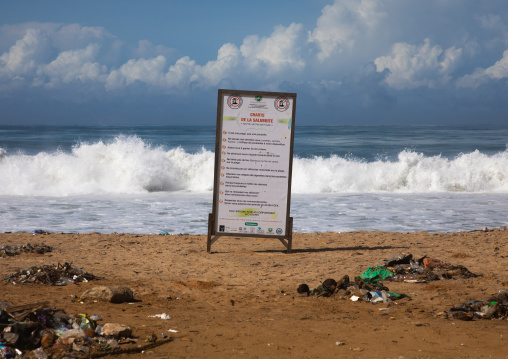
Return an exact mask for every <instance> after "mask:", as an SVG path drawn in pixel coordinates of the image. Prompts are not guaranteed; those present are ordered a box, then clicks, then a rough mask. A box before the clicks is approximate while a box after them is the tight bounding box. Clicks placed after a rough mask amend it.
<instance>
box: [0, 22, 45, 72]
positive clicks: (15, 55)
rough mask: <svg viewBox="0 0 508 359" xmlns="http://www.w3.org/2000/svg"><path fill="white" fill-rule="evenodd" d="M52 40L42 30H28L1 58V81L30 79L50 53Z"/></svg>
mask: <svg viewBox="0 0 508 359" xmlns="http://www.w3.org/2000/svg"><path fill="white" fill-rule="evenodd" d="M50 44H51V41H50V39H49V38H48V37H47V36H46V34H45V33H43V32H42V31H40V30H35V29H28V30H27V31H26V34H25V36H24V37H23V38H22V39H20V40H18V41H16V43H15V44H14V45H13V46H11V48H10V49H9V51H7V52H5V53H3V54H2V55H1V56H0V79H2V78H5V79H7V80H11V79H14V78H17V79H28V78H30V77H31V76H33V74H34V73H35V71H36V69H37V66H38V64H39V62H40V61H42V60H43V59H45V58H46V57H47V55H48V52H49V51H50Z"/></svg>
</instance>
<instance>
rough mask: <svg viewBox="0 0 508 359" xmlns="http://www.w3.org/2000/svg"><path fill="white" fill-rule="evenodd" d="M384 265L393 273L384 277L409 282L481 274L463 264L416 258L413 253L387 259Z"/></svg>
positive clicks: (472, 276)
mask: <svg viewBox="0 0 508 359" xmlns="http://www.w3.org/2000/svg"><path fill="white" fill-rule="evenodd" d="M384 267H385V268H387V269H388V270H390V271H391V272H392V273H393V275H392V276H389V277H388V278H383V279H388V280H392V281H400V282H407V283H424V282H430V281H435V280H443V279H453V278H474V277H479V276H480V275H478V274H475V273H472V272H470V271H469V270H468V269H467V268H466V267H464V266H462V265H452V264H449V263H445V262H443V261H441V260H440V259H436V258H429V257H427V256H423V257H422V258H420V259H417V260H414V259H413V255H412V254H409V255H407V256H400V257H399V258H396V259H392V260H390V261H386V264H385V265H384Z"/></svg>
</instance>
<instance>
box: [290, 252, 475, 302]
mask: <svg viewBox="0 0 508 359" xmlns="http://www.w3.org/2000/svg"><path fill="white" fill-rule="evenodd" d="M384 262H385V264H384V265H378V266H374V267H368V269H367V270H366V271H365V272H363V273H362V274H361V275H359V276H357V277H355V278H354V281H350V280H349V276H347V275H345V276H344V277H342V279H341V280H340V281H338V282H337V281H335V280H334V279H332V278H329V279H326V280H325V281H324V282H323V283H322V284H321V285H319V286H317V287H316V288H315V289H313V290H310V288H309V286H308V285H307V284H300V286H299V287H298V288H297V292H298V293H299V294H300V296H312V297H330V296H333V295H339V296H343V297H348V298H350V299H351V300H353V301H358V300H364V301H367V302H374V303H376V302H383V303H389V302H391V301H394V300H396V299H401V298H411V297H409V296H408V295H406V294H401V293H395V292H390V290H389V289H388V287H387V286H385V285H384V284H383V281H384V282H385V283H386V281H400V282H406V283H425V282H428V281H434V280H442V279H452V278H459V277H460V278H471V277H478V276H479V275H478V274H474V273H472V272H470V271H469V270H468V269H467V268H466V267H464V266H461V265H451V264H448V263H444V262H443V261H441V260H439V259H435V258H429V257H427V256H424V257H422V258H420V259H417V260H415V259H414V258H413V255H412V254H409V255H404V254H403V255H399V256H396V257H394V258H392V259H391V260H384Z"/></svg>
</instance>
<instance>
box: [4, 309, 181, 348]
mask: <svg viewBox="0 0 508 359" xmlns="http://www.w3.org/2000/svg"><path fill="white" fill-rule="evenodd" d="M5 304H6V305H4V306H3V309H0V328H2V329H3V331H2V332H0V358H64V357H65V358H84V357H86V358H88V357H102V356H106V355H110V354H123V353H139V352H141V351H143V350H147V349H151V348H153V347H155V346H158V345H161V344H164V343H167V342H169V341H171V340H172V339H171V338H165V339H162V340H157V337H156V336H155V335H154V336H152V337H151V338H150V340H148V337H147V342H149V344H146V345H142V346H140V345H136V347H129V348H125V349H120V346H121V345H123V344H137V340H136V339H133V338H131V337H130V336H131V333H132V330H131V329H130V328H129V327H128V326H126V325H123V324H115V323H105V324H104V325H103V326H101V325H98V324H97V321H96V320H94V319H92V318H97V319H98V320H100V316H99V315H98V314H94V315H93V316H88V315H86V314H77V315H72V314H69V313H66V312H65V311H63V310H59V309H56V308H54V307H49V306H48V303H32V304H25V305H18V306H10V305H9V304H8V303H5ZM102 328H106V330H105V331H104V332H102V330H101V329H102ZM115 328H116V329H115ZM166 337H167V336H166ZM156 341H157V342H156Z"/></svg>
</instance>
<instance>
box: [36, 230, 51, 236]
mask: <svg viewBox="0 0 508 359" xmlns="http://www.w3.org/2000/svg"><path fill="white" fill-rule="evenodd" d="M32 234H33V235H36V234H50V232H46V231H44V230H42V229H34V230H33V231H32Z"/></svg>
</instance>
